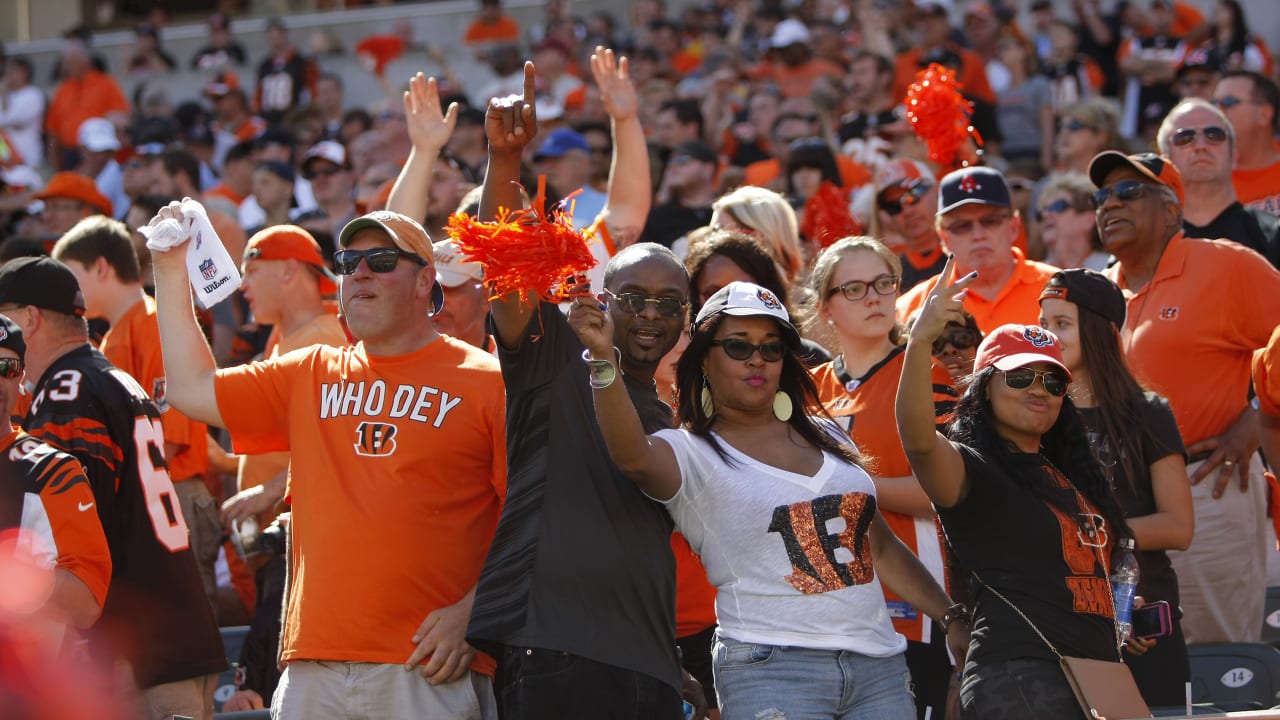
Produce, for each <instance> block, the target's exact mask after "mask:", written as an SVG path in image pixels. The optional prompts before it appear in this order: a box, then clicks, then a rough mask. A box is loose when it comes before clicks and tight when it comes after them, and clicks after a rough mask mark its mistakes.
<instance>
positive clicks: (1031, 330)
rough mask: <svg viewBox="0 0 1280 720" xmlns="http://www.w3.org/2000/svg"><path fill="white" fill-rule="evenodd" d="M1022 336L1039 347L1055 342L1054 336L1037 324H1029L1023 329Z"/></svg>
mask: <svg viewBox="0 0 1280 720" xmlns="http://www.w3.org/2000/svg"><path fill="white" fill-rule="evenodd" d="M1022 336H1023V337H1025V338H1026V339H1027V342H1029V343H1031V344H1032V345H1034V346H1036V347H1038V348H1042V347H1049V346H1050V345H1052V344H1053V336H1052V335H1050V334H1049V333H1047V332H1045V331H1044V328H1042V327H1039V326H1037V325H1028V326H1027V327H1026V328H1025V329H1024V330H1023V331H1022Z"/></svg>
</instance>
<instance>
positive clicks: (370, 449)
mask: <svg viewBox="0 0 1280 720" xmlns="http://www.w3.org/2000/svg"><path fill="white" fill-rule="evenodd" d="M355 448H356V454H357V455H364V456H365V457H386V456H388V455H390V454H392V453H394V452H395V451H396V426H395V425H391V424H388V423H380V422H362V423H360V426H359V427H357V428H356V444H355Z"/></svg>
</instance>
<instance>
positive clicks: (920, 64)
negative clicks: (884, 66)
mask: <svg viewBox="0 0 1280 720" xmlns="http://www.w3.org/2000/svg"><path fill="white" fill-rule="evenodd" d="M950 4H951V3H950V2H946V3H943V2H941V1H940V0H917V2H916V4H915V17H914V19H915V23H914V24H915V28H916V31H917V32H918V35H919V39H920V43H919V45H916V46H915V47H912V48H911V49H910V50H907V51H906V52H904V53H901V54H899V55H898V59H897V60H896V61H894V65H893V99H894V100H895V101H896V102H902V100H903V98H905V97H906V96H907V89H908V88H909V87H911V83H912V82H914V80H915V77H916V73H918V72H920V71H921V70H923V69H924V68H925V67H926V66H927V65H929V64H930V63H932V62H937V63H940V64H942V65H946V66H947V67H950V68H952V69H954V70H955V71H956V80H957V82H959V83H960V85H961V86H962V87H963V89H964V94H965V95H968V96H970V97H972V98H975V99H977V100H980V101H982V102H984V103H987V104H989V105H994V104H995V101H996V96H995V92H993V91H992V90H991V83H990V82H989V81H988V79H987V69H986V67H985V66H984V65H983V64H982V59H981V58H979V57H978V56H977V54H975V53H974V52H973V51H972V50H967V49H965V48H962V47H960V46H959V45H956V44H955V43H953V42H952V41H951V30H952V28H951V21H950V19H949V18H948V16H947V6H949V5H950ZM1032 324H1033V325H1034V324H1035V323H1034V322H1033V323H1032Z"/></svg>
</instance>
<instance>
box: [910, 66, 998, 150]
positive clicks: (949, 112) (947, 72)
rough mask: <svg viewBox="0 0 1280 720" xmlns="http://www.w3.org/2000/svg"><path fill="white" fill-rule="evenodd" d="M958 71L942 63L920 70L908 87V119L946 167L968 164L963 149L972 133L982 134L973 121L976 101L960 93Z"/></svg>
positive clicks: (980, 141)
mask: <svg viewBox="0 0 1280 720" xmlns="http://www.w3.org/2000/svg"><path fill="white" fill-rule="evenodd" d="M960 88H961V85H960V83H959V82H957V80H956V76H955V71H953V70H951V69H950V68H947V67H945V66H943V65H939V64H938V63H932V64H930V65H929V67H927V68H925V69H924V70H921V71H920V72H918V73H916V79H915V82H913V83H912V84H911V87H910V88H908V89H907V99H906V105H907V119H908V120H909V121H911V129H912V130H913V131H914V132H915V134H916V137H918V138H920V139H921V140H924V142H925V144H926V145H927V146H928V147H929V159H930V160H932V161H934V162H936V163H938V164H939V165H942V166H943V167H944V168H956V167H960V166H962V165H964V164H966V162H965V160H964V157H963V156H962V151H963V150H964V149H965V145H966V143H967V142H968V141H969V139H970V137H972V139H973V141H974V142H975V143H977V144H981V143H982V138H981V137H980V136H979V135H978V133H977V131H976V130H974V129H973V126H972V125H971V124H970V118H971V116H972V115H973V104H972V103H970V102H969V101H968V100H966V99H965V98H964V96H963V95H961V94H960Z"/></svg>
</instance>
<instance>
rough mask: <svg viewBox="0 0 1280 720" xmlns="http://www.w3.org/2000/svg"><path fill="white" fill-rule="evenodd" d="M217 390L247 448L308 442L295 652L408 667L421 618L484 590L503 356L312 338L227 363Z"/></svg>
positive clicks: (286, 641)
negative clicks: (371, 349)
mask: <svg viewBox="0 0 1280 720" xmlns="http://www.w3.org/2000/svg"><path fill="white" fill-rule="evenodd" d="M214 388H215V392H216V394H217V400H218V410H219V412H220V413H221V415H222V419H223V421H224V424H225V425H226V427H227V429H228V430H230V431H231V435H232V442H233V444H234V447H235V449H236V451H237V452H242V453H245V452H247V453H253V452H270V451H283V450H291V449H294V448H296V449H297V450H298V452H296V453H294V454H293V456H292V463H293V464H292V468H291V470H290V474H289V491H288V492H289V495H290V498H291V502H292V505H293V522H292V532H293V538H294V542H293V546H292V554H291V556H290V571H291V573H292V576H291V581H292V585H291V591H290V593H289V601H288V608H287V614H286V617H285V620H284V633H283V637H282V642H281V645H282V650H283V658H284V660H286V661H289V660H334V661H348V662H373V663H396V664H399V663H403V662H404V661H405V660H406V659H408V657H409V655H410V653H412V652H413V648H414V644H413V642H412V641H411V638H412V637H413V634H414V633H415V632H416V631H417V629H418V626H419V624H420V623H421V622H422V620H423V618H425V617H426V616H427V615H428V614H429V613H431V612H432V611H434V610H438V609H440V608H442V607H445V606H447V605H451V604H454V603H457V602H458V601H459V600H461V599H462V598H463V596H465V595H466V594H467V592H469V591H470V590H471V588H473V587H475V584H476V581H477V580H478V579H479V577H480V568H481V566H482V565H483V563H484V558H485V554H486V553H487V552H488V550H489V543H490V541H491V540H492V539H493V531H494V528H495V527H496V526H497V523H498V515H499V512H500V511H501V507H502V501H503V498H504V496H505V494H506V477H507V471H506V437H505V421H504V416H505V412H506V397H505V390H504V387H503V384H502V375H501V372H500V370H499V368H498V362H497V361H496V360H494V358H493V356H491V355H489V354H488V353H485V352H484V351H482V350H479V349H477V348H474V347H472V346H470V345H467V344H466V343H463V342H460V341H457V340H454V339H452V338H448V337H440V338H439V339H437V340H435V341H433V342H431V343H428V344H427V345H426V346H424V347H422V348H420V349H418V350H415V351H413V352H410V353H406V354H404V355H398V356H393V357H376V356H370V355H368V353H366V352H365V347H364V344H363V343H360V344H357V345H355V346H347V347H341V348H335V347H329V346H325V345H315V346H312V347H310V348H306V349H303V350H297V351H294V352H291V353H289V354H287V355H282V356H280V357H278V358H275V359H274V360H270V361H266V362H255V363H250V364H247V365H240V366H236V367H232V368H226V369H223V370H219V371H218V372H217V375H216V379H215V384H214ZM424 662H425V661H424ZM471 667H472V669H474V670H476V671H478V672H482V673H484V674H486V675H492V674H493V671H494V667H495V663H494V661H493V659H492V658H489V657H488V656H485V655H483V654H477V655H476V659H475V660H474V661H473V662H472V664H471Z"/></svg>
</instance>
